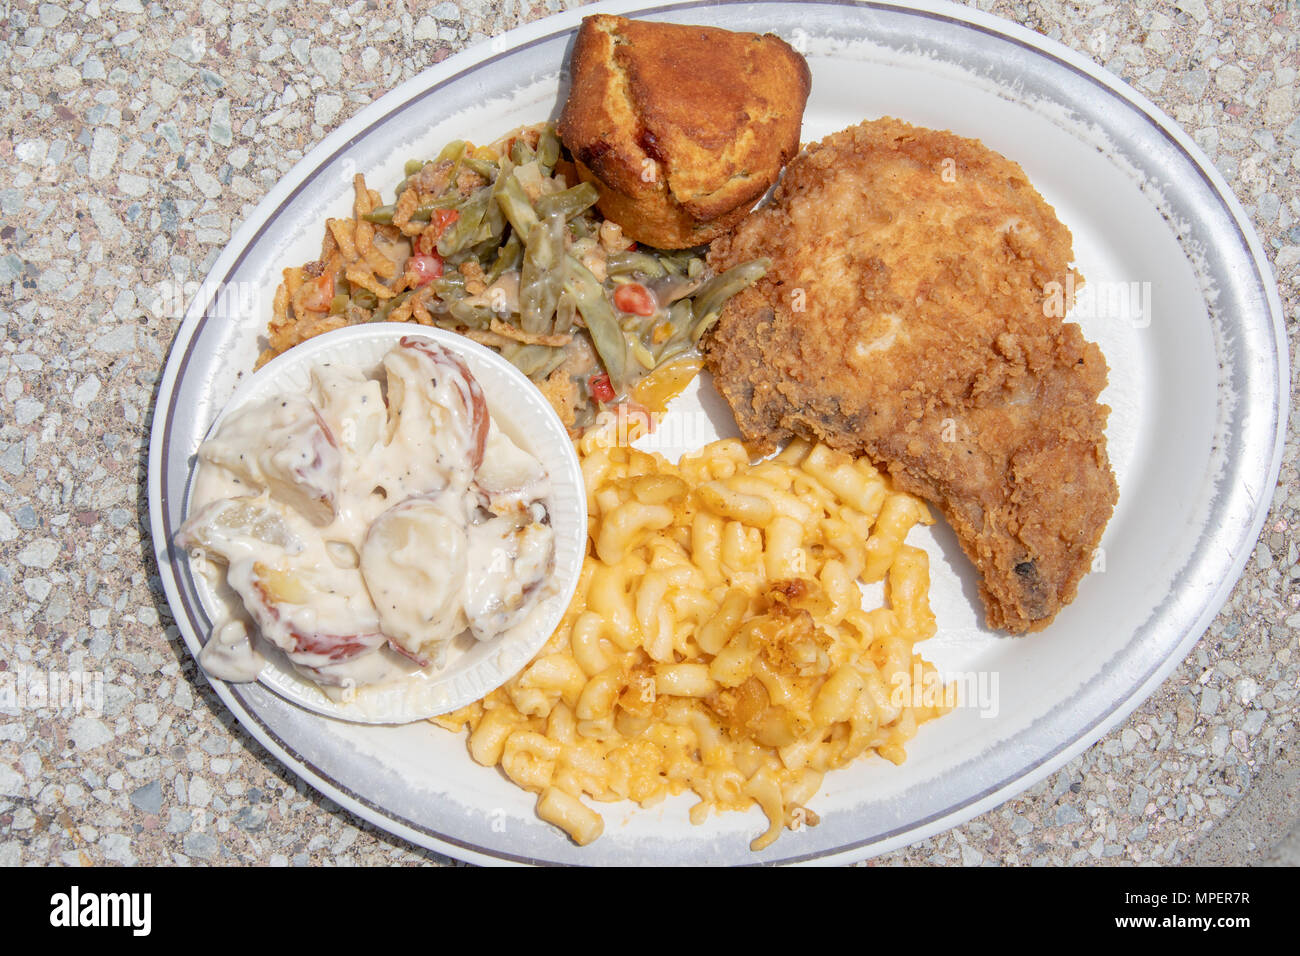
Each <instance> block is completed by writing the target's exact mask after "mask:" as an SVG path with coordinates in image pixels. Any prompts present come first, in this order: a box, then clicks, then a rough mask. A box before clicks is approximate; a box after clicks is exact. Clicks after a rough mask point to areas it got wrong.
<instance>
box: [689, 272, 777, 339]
mask: <svg viewBox="0 0 1300 956" xmlns="http://www.w3.org/2000/svg"><path fill="white" fill-rule="evenodd" d="M771 265H772V260H771V259H751V260H750V261H749V262H742V263H741V264H740V265H738V266H732V267H731V268H730V269H728V270H727V271H726V272H723V273H721V274H720V275H716V276H714V277H713V278H712V279H710V280H709V281H708V282H706V283H704V285H702V286H700V288H699V291H698V292H696V293H695V298H694V299H693V300H692V310H693V312H694V314H695V338H696V340H698V339H699V337H700V336H701V335H703V334H704V332H705V331H706V330H707V329H708V327H709V326H710V325H712V324H713V322H712V321H711V320H712V319H716V318H717V317H718V315H720V314H721V312H722V307H723V306H724V305H726V303H727V300H728V299H730V298H731V297H732V296H733V295H735V294H736V293H737V292H739V291H740V290H742V289H744V288H746V287H747V286H750V285H752V284H754V283H755V282H757V281H758V280H759V279H761V278H762V277H763V275H764V273H766V272H767V270H768V269H769V268H770V267H771Z"/></svg>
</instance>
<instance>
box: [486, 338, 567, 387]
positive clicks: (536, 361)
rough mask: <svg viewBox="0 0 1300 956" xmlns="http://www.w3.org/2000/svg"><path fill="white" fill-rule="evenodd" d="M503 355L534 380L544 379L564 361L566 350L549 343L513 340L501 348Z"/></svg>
mask: <svg viewBox="0 0 1300 956" xmlns="http://www.w3.org/2000/svg"><path fill="white" fill-rule="evenodd" d="M500 352H501V357H502V358H504V359H505V360H506V361H508V362H510V363H511V364H512V365H514V367H515V368H517V369H519V371H521V372H523V373H524V374H525V375H527V376H528V377H529V378H531V379H533V380H540V379H544V378H545V377H546V376H547V375H550V374H551V372H553V371H555V369H556V368H558V367H559V365H560V363H561V362H563V361H564V358H565V355H564V350H563V349H559V348H553V347H552V346H549V345H524V344H523V343H522V342H512V343H511V344H509V345H503V346H501V349H500Z"/></svg>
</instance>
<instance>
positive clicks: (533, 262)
mask: <svg viewBox="0 0 1300 956" xmlns="http://www.w3.org/2000/svg"><path fill="white" fill-rule="evenodd" d="M566 258H568V257H567V256H565V254H564V218H563V217H562V216H558V215H555V216H547V217H546V218H545V219H544V220H542V221H541V222H538V223H535V224H534V225H533V226H532V227H530V228H529V230H528V234H527V236H525V239H524V263H523V267H522V270H521V272H520V276H519V325H520V327H521V328H522V329H523V330H524V331H525V332H531V333H532V334H534V335H542V334H545V333H547V332H550V331H551V329H552V322H551V320H552V318H553V317H554V315H555V307H556V304H557V303H558V302H559V299H560V293H561V292H562V291H563V290H564V262H565V259H566Z"/></svg>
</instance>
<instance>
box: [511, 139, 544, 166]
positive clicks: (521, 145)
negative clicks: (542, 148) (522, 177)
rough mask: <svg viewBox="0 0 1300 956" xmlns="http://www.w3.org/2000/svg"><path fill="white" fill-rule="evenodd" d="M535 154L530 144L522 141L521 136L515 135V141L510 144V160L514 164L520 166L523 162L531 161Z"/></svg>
mask: <svg viewBox="0 0 1300 956" xmlns="http://www.w3.org/2000/svg"><path fill="white" fill-rule="evenodd" d="M536 155H537V153H536V152H534V151H533V148H532V147H531V146H529V145H528V144H527V143H525V142H524V138H523V137H522V136H520V137H517V138H516V139H515V141H514V142H513V143H511V144H510V161H511V162H513V163H514V164H515V165H516V166H522V165H523V164H524V163H531V162H532V161H533V158H534V157H535V156H536Z"/></svg>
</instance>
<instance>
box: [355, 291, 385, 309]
mask: <svg viewBox="0 0 1300 956" xmlns="http://www.w3.org/2000/svg"><path fill="white" fill-rule="evenodd" d="M352 304H353V305H359V306H361V308H363V309H373V308H375V307H376V306H377V305H379V296H377V295H375V294H374V293H373V292H371V291H370V290H369V289H365V288H362V287H361V286H353V287H352Z"/></svg>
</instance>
